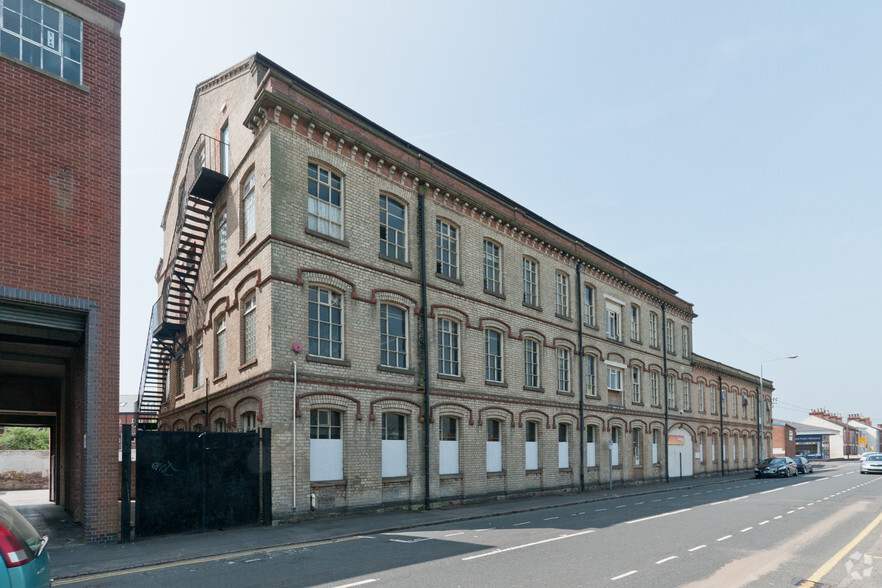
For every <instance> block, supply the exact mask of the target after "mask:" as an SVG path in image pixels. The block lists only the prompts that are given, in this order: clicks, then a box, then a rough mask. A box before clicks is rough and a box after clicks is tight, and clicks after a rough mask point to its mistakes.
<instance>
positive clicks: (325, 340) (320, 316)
mask: <svg viewBox="0 0 882 588" xmlns="http://www.w3.org/2000/svg"><path fill="white" fill-rule="evenodd" d="M307 295H308V302H307V304H308V311H309V314H308V317H307V326H308V328H309V331H308V333H307V340H308V342H309V354H310V355H312V356H313V357H325V358H328V359H343V354H344V352H343V349H344V347H343V345H344V343H345V341H344V338H345V328H344V326H345V324H346V323H345V320H346V319H345V314H344V312H343V295H342V294H341V293H340V292H337V291H336V290H332V289H330V288H326V287H324V286H318V285H315V286H309V288H308V289H307ZM313 309H315V312H313ZM335 311H336V312H335ZM313 315H315V318H313ZM325 325H327V328H326V329H325V328H324V326H325ZM323 331H325V332H326V335H327V336H324V335H323V334H322V332H323Z"/></svg>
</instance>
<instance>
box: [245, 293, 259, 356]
mask: <svg viewBox="0 0 882 588" xmlns="http://www.w3.org/2000/svg"><path fill="white" fill-rule="evenodd" d="M255 359H257V296H256V295H255V294H253V293H252V294H249V295H248V296H246V297H245V299H244V300H243V301H242V363H243V364H246V363H249V362H251V361H254V360H255Z"/></svg>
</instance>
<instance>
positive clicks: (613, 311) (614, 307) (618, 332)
mask: <svg viewBox="0 0 882 588" xmlns="http://www.w3.org/2000/svg"><path fill="white" fill-rule="evenodd" d="M606 337H607V338H608V339H613V340H614V341H621V340H622V305H621V304H619V303H617V302H612V301H610V300H607V301H606Z"/></svg>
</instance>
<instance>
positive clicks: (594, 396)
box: [585, 392, 600, 400]
mask: <svg viewBox="0 0 882 588" xmlns="http://www.w3.org/2000/svg"><path fill="white" fill-rule="evenodd" d="M585 398H587V399H588V400H600V394H591V393H590V392H588V393H586V394H585Z"/></svg>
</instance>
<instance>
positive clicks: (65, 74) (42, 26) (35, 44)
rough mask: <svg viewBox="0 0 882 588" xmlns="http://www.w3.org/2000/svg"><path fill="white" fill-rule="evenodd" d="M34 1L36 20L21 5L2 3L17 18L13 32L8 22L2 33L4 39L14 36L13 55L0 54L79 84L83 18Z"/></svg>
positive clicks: (81, 68)
mask: <svg viewBox="0 0 882 588" xmlns="http://www.w3.org/2000/svg"><path fill="white" fill-rule="evenodd" d="M34 3H35V4H37V5H39V6H40V17H39V18H40V20H39V21H37V20H36V19H34V18H32V15H27V14H25V12H24V8H23V6H21V5H19V8H18V10H15V9H14V8H12V5H10V4H8V3H6V4H5V6H4V9H5V10H6V11H8V13H10V14H14V15H15V16H17V17H18V21H19V26H18V30H17V31H16V30H13V27H12V26H9V24H5V26H4V27H3V34H4V35H5V36H6V37H7V39H15V43H16V44H17V45H18V51H17V52H16V53H15V54H12V53H5V52H4V53H3V55H8V56H9V57H11V58H13V59H17V60H19V61H21V62H23V63H27V64H28V65H31V66H33V67H36V68H38V69H40V70H42V71H44V72H46V73H48V74H51V75H54V76H58V77H60V78H64V79H65V80H67V81H69V82H72V83H74V84H77V85H82V83H83V21H82V20H81V19H79V18H77V17H75V16H72V15H70V14H69V13H67V12H64V11H62V10H59V9H58V8H56V7H55V6H52V5H50V4H47V3H45V2H40V1H39V0H34ZM47 11H48V15H49V16H48V18H47ZM52 13H55V18H57V20H55V19H53V18H52V17H51V14H52ZM0 20H3V18H0ZM25 21H27V22H29V23H33V24H32V25H31V26H32V28H31V30H32V31H33V32H34V33H36V34H38V35H39V36H40V39H39V40H37V39H34V38H33V36H32V35H30V34H28V32H27V31H26V30H25V26H24V25H25ZM53 24H54V27H53ZM7 27H8V28H7ZM56 63H57V67H55V64H56Z"/></svg>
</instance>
